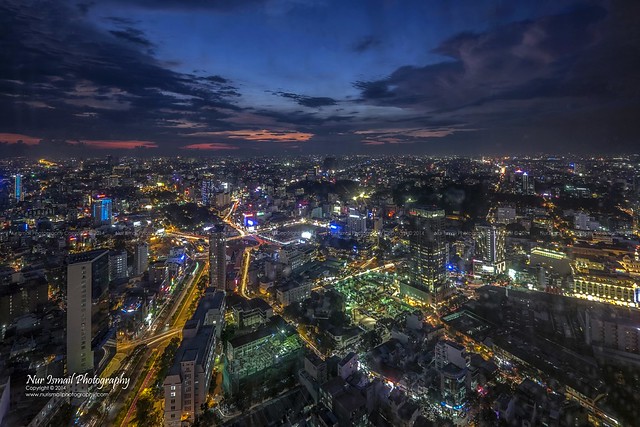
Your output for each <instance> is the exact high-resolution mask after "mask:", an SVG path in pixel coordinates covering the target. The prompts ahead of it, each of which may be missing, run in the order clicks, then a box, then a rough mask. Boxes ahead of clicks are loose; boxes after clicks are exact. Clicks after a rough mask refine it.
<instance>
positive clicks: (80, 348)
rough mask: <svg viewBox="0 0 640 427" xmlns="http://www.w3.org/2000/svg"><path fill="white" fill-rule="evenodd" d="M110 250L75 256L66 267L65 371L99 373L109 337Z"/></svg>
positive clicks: (71, 257) (70, 258)
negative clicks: (104, 348) (97, 371)
mask: <svg viewBox="0 0 640 427" xmlns="http://www.w3.org/2000/svg"><path fill="white" fill-rule="evenodd" d="M109 323H110V322H109V251H107V250H95V251H90V252H84V253H80V254H74V255H71V256H70V257H69V263H68V265H67V372H68V373H69V374H73V373H76V374H81V373H85V372H90V371H96V370H99V366H98V364H99V362H100V361H104V360H105V359H106V358H104V357H103V356H104V354H103V346H104V343H105V341H106V340H107V338H108V336H109V326H110V325H109Z"/></svg>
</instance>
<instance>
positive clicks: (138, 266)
mask: <svg viewBox="0 0 640 427" xmlns="http://www.w3.org/2000/svg"><path fill="white" fill-rule="evenodd" d="M133 263H134V265H135V270H136V271H135V273H136V275H141V274H144V272H145V271H147V268H148V267H149V245H147V244H146V243H139V244H137V245H136V251H135V252H134V254H133Z"/></svg>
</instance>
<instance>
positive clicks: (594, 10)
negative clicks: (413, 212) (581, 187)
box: [0, 0, 640, 155]
mask: <svg viewBox="0 0 640 427" xmlns="http://www.w3.org/2000/svg"><path fill="white" fill-rule="evenodd" d="M636 3H637V2H633V1H630V0H629V1H622V0H621V1H616V0H611V1H605V0H593V1H563V0H555V1H545V0H532V1H511V0H504V1H497V0H473V1H469V0H449V1H446V0H422V1H409V0H406V1H403V0H395V1H394V0H386V1H385V0H379V1H378V0H368V1H345V0H343V1H330V0H97V1H91V2H89V1H87V2H78V1H72V0H66V1H52V0H50V1H46V0H44V1H43V0H39V1H36V0H26V1H23V0H20V1H19V0H6V1H4V2H2V4H0V12H1V13H0V26H3V27H4V28H5V30H4V31H3V32H0V142H2V143H0V150H2V151H1V152H6V153H7V155H11V154H25V153H27V152H34V153H36V152H37V153H47V152H51V151H55V152H63V151H64V152H66V151H68V152H85V151H88V152H92V153H103V152H105V150H117V151H125V150H132V151H131V152H136V153H147V154H148V153H153V154H156V153H157V154H169V153H180V154H185V155H187V154H194V153H196V154H209V153H223V154H271V153H292V154H293V153H340V152H343V153H357V152H363V153H364V152H370V153H380V154H382V153H403V152H406V153H433V154H441V153H449V154H454V153H459V154H478V153H483V154H484V153H486V154H493V153H505V154H510V153H533V152H540V151H559V152H567V151H583V152H603V151H610V150H613V151H618V152H620V151H634V148H635V147H638V146H639V145H640V144H638V143H637V141H638V131H639V130H640V125H638V124H635V122H636V121H637V120H633V117H635V116H636V113H637V112H638V111H639V109H638V106H639V97H640V95H639V92H640V83H639V82H638V79H637V77H635V76H636V75H637V66H638V65H640V59H638V58H640V42H639V37H638V36H639V34H640V32H639V30H638V27H639V26H638V25H637V24H638V23H639V22H637V21H638V18H637V17H638V16H640V14H639V13H637V12H640V11H639V10H638V9H639V7H638V5H637V4H636ZM634 54H636V55H634Z"/></svg>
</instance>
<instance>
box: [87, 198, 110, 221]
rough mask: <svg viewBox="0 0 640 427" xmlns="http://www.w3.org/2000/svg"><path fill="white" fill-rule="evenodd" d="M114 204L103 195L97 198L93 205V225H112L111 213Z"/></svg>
mask: <svg viewBox="0 0 640 427" xmlns="http://www.w3.org/2000/svg"><path fill="white" fill-rule="evenodd" d="M112 205H113V202H112V200H111V199H109V198H106V197H104V196H102V195H100V196H96V197H95V198H94V199H93V203H92V213H93V224H94V225H98V226H99V225H111V211H112Z"/></svg>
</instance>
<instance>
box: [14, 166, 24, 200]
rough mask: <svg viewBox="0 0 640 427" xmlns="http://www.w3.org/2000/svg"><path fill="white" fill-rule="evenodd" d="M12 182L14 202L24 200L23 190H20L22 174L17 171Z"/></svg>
mask: <svg viewBox="0 0 640 427" xmlns="http://www.w3.org/2000/svg"><path fill="white" fill-rule="evenodd" d="M14 184H15V189H14V197H15V199H16V202H24V192H23V190H22V175H20V174H19V173H17V174H16V177H15V181H14Z"/></svg>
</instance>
